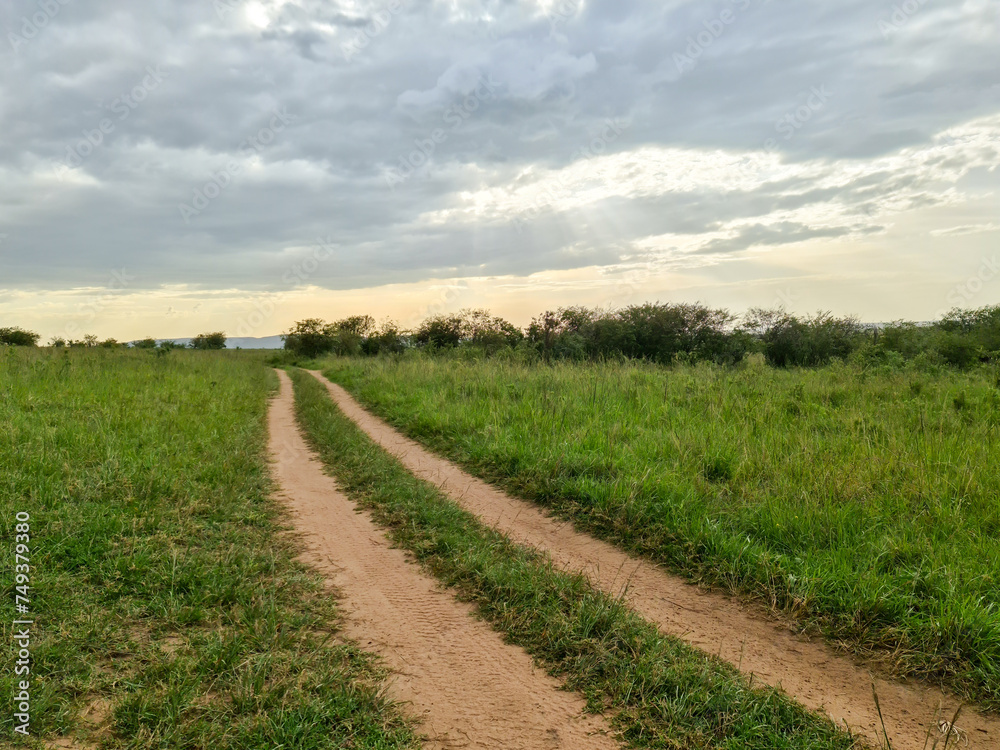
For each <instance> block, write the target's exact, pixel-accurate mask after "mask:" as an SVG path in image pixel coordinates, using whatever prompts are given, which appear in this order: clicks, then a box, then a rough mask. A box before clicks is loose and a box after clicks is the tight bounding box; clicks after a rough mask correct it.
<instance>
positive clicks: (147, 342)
mask: <svg viewBox="0 0 1000 750" xmlns="http://www.w3.org/2000/svg"><path fill="white" fill-rule="evenodd" d="M132 348H133V349H155V348H156V339H139V340H138V341H133V342H132Z"/></svg>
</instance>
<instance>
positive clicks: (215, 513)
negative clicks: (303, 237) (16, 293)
mask: <svg viewBox="0 0 1000 750" xmlns="http://www.w3.org/2000/svg"><path fill="white" fill-rule="evenodd" d="M276 385H277V381H276V378H275V377H274V374H273V372H272V371H271V370H270V369H269V368H268V367H266V366H265V364H264V361H263V357H262V356H261V355H260V354H259V353H249V352H225V353H209V354H207V355H205V354H199V353H196V352H190V351H176V352H170V353H169V355H167V356H159V355H158V354H157V353H156V352H148V351H128V350H123V349H120V348H119V349H113V350H108V349H105V348H101V347H92V348H81V349H72V350H71V349H62V350H53V349H48V350H42V349H34V348H19V347H0V466H2V467H3V471H2V473H0V539H2V540H3V547H4V554H5V555H10V557H11V559H12V558H13V549H14V541H15V539H14V533H15V517H16V514H17V513H28V514H30V527H31V544H30V548H31V552H30V555H31V575H30V586H31V588H30V590H29V594H28V596H29V599H30V616H31V617H32V618H33V619H34V621H35V625H34V626H33V631H32V632H33V637H34V640H33V641H32V644H31V652H32V658H33V664H32V686H31V698H32V704H31V717H32V721H31V734H32V737H31V739H30V740H28V741H27V742H26V743H25V745H24V746H28V747H38V748H42V747H54V746H55V744H53V743H54V742H55V741H56V740H61V742H62V743H63V744H60V745H59V746H67V747H68V746H69V744H68V743H70V741H71V740H72V741H73V746H74V747H101V748H108V749H112V748H181V747H184V748H212V750H222V749H224V748H232V750H238V749H239V750H242V749H243V748H251V747H253V748H257V747H261V748H263V747H295V748H304V749H309V748H334V747H336V748H350V747H366V748H404V747H405V748H409V747H417V746H418V744H417V742H416V739H415V735H414V733H413V731H412V730H411V728H410V726H409V725H408V723H407V722H406V721H404V719H403V718H401V713H400V712H398V711H397V710H396V708H395V707H394V706H393V705H391V704H389V703H387V701H386V699H385V697H384V678H385V674H384V673H383V671H382V669H381V667H380V666H379V664H378V662H376V661H375V660H374V659H373V658H372V657H371V656H369V655H366V654H365V653H364V652H362V651H361V650H359V649H358V648H357V647H356V646H354V645H353V644H351V643H350V642H347V641H345V640H344V639H343V638H341V637H339V636H338V632H337V631H338V623H339V619H338V618H339V613H338V610H337V605H336V601H335V598H334V597H333V596H332V595H331V593H330V592H329V591H328V590H327V589H326V588H325V587H324V584H323V582H322V580H321V578H320V576H319V575H318V574H316V573H314V572H311V571H310V570H309V569H306V568H305V567H303V566H302V565H301V564H299V563H298V562H296V560H295V558H296V555H297V553H298V547H297V543H296V542H295V540H294V539H293V538H292V537H291V536H289V535H286V534H285V533H283V530H284V529H285V528H286V527H287V526H288V523H287V522H286V520H285V518H284V517H283V515H282V512H281V510H280V508H279V506H278V504H277V502H276V501H275V500H274V499H273V497H272V495H271V492H272V486H271V481H270V479H269V474H268V469H267V460H266V424H265V415H266V406H267V399H268V396H269V394H270V393H271V392H272V390H273V388H275V387H276ZM8 570H10V568H8ZM15 619H17V616H16V615H15V613H14V580H13V575H5V576H4V577H3V592H2V596H0V621H2V622H3V623H4V624H3V628H4V633H5V638H4V640H5V641H6V642H8V643H10V642H11V640H10V632H9V628H10V627H11V625H10V623H11V622H12V621H13V620H15ZM7 653H8V654H9V653H10V652H9V650H8V651H7ZM8 664H10V662H8ZM15 679H16V678H15V675H14V670H13V669H12V668H5V669H3V670H0V693H2V694H3V695H5V696H8V698H9V697H10V696H12V695H14V694H15V693H16V691H15V690H14V680H15ZM18 679H20V678H18ZM12 722H13V712H12V710H11V709H10V708H8V710H5V711H3V712H0V737H2V738H3V740H0V744H5V743H6V742H7V741H8V740H11V739H14V738H15V735H14V734H13V733H12V730H13V726H12ZM18 737H19V736H18ZM5 746H6V745H5Z"/></svg>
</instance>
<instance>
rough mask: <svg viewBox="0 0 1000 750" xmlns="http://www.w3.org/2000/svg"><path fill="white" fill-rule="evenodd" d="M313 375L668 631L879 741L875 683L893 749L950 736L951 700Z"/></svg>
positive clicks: (378, 428)
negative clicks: (488, 477) (506, 482)
mask: <svg viewBox="0 0 1000 750" xmlns="http://www.w3.org/2000/svg"><path fill="white" fill-rule="evenodd" d="M312 374H313V376H314V377H316V378H318V379H319V380H320V382H322V383H323V384H324V385H326V387H327V388H328V390H329V391H330V394H331V396H332V397H333V399H334V400H335V401H336V403H337V405H338V406H339V407H340V408H341V409H342V410H343V411H344V413H345V414H347V416H349V417H350V418H351V419H352V420H354V421H355V422H356V423H357V424H358V425H359V426H360V427H361V428H362V429H363V430H364V431H365V432H366V433H367V434H368V435H369V436H370V437H371V438H372V439H373V440H375V441H376V442H377V443H378V444H379V445H381V446H382V447H383V448H384V449H386V450H387V451H389V452H390V453H392V454H393V455H394V456H396V457H397V458H398V459H399V460H400V461H401V462H402V463H403V465H404V466H406V468H407V469H409V470H410V471H411V472H413V473H414V474H415V475H416V476H418V477H420V478H421V479H424V480H426V481H428V482H432V483H434V484H435V485H437V486H438V487H439V488H440V489H441V490H442V491H443V492H445V493H446V494H448V495H449V496H450V497H451V498H453V499H454V500H455V501H456V502H458V503H459V504H460V505H462V507H464V508H465V509H466V510H468V511H469V512H471V513H473V514H474V515H476V516H477V517H478V518H479V519H480V520H482V521H483V522H484V523H487V524H489V525H490V526H492V527H494V528H496V529H498V530H499V531H501V532H503V533H504V534H506V535H507V536H508V537H510V538H511V539H513V540H514V541H516V542H519V543H522V544H526V545H530V546H532V547H534V548H536V549H539V550H544V551H546V552H547V553H548V554H549V555H550V556H551V557H552V559H553V560H554V562H555V563H556V565H558V566H561V567H563V568H564V569H566V570H573V571H583V572H585V573H586V574H587V575H588V576H589V577H590V578H591V580H592V581H593V583H594V584H595V585H596V586H598V587H599V588H601V589H602V590H604V591H606V592H608V593H610V594H612V595H613V596H618V595H620V594H622V593H623V592H624V595H625V599H626V601H627V602H628V603H629V605H630V606H631V607H632V608H633V609H635V610H636V611H637V612H639V613H640V614H641V615H643V616H644V617H646V618H647V619H649V620H651V621H652V622H655V623H656V624H657V625H658V626H659V627H660V629H661V630H662V631H663V632H664V633H667V634H670V635H674V636H677V637H680V638H682V639H684V640H685V641H687V642H688V643H690V644H692V645H694V646H697V647H698V648H699V649H701V650H703V651H706V652H708V653H712V654H717V655H719V656H721V658H723V659H725V660H726V661H728V662H730V663H731V664H733V665H734V666H737V667H738V668H739V669H740V670H741V671H743V672H745V673H748V674H749V673H752V674H753V675H754V678H755V679H759V680H761V681H763V682H766V683H768V684H770V685H776V686H780V687H781V688H782V689H783V690H784V691H785V692H786V693H787V694H788V695H790V696H792V697H794V698H795V699H796V700H797V701H799V702H800V703H801V704H803V705H804V706H806V707H807V708H809V709H811V710H815V711H825V712H826V713H827V714H828V715H829V716H830V717H831V718H832V719H833V720H834V721H835V722H836V723H838V724H839V725H841V726H844V724H845V723H846V724H847V725H848V726H849V727H850V728H851V731H852V732H855V733H856V734H861V735H864V736H865V737H867V738H868V739H869V740H870V741H871V742H873V743H875V744H877V743H878V742H879V740H880V738H881V724H880V722H879V718H878V714H877V713H876V710H875V704H874V700H873V699H872V683H873V682H874V684H875V688H876V690H877V691H878V695H879V701H880V703H881V706H882V713H883V716H884V718H885V726H886V730H887V732H888V735H889V739H890V741H891V742H892V747H893V748H894V750H922V749H923V748H924V747H925V740H926V739H927V732H928V729H929V728H930V731H931V732H932V734H931V739H932V740H933V739H934V738H935V737H942V736H943V735H939V734H937V731H938V730H937V728H936V721H937V718H938V715H939V713H940V714H943V715H944V716H945V718H947V719H950V718H951V716H952V714H953V713H954V711H955V709H956V708H957V706H958V701H957V700H956V699H955V698H954V697H953V696H949V695H946V694H945V693H942V692H941V691H939V690H934V689H930V688H927V687H924V686H921V685H917V684H913V683H900V682H895V681H888V680H884V679H880V678H873V677H872V676H871V674H870V673H869V672H868V671H867V670H865V669H864V668H862V667H859V666H857V665H856V664H855V663H854V662H853V661H852V660H851V659H850V658H849V657H847V656H845V655H843V654H841V653H838V652H836V651H835V650H834V649H833V648H831V647H830V646H828V645H826V644H825V643H823V642H821V641H818V640H811V639H807V638H805V637H802V636H797V635H795V634H793V633H791V632H789V630H788V629H787V628H786V627H784V626H782V625H780V624H779V623H776V622H775V621H774V620H772V619H770V618H768V617H767V616H766V614H764V613H762V612H758V611H755V610H754V609H753V608H749V607H746V606H744V605H742V604H741V603H739V602H737V601H735V600H733V599H731V598H729V597H727V596H724V595H721V594H706V593H703V592H700V591H699V590H698V589H697V588H695V587H694V586H691V585H689V584H687V583H685V582H684V581H683V580H681V579H680V578H678V577H676V576H672V575H670V574H668V573H666V572H665V571H663V570H662V569H660V568H659V567H657V566H655V565H653V564H651V563H648V562H645V561H641V560H639V559H637V558H634V557H631V556H629V555H627V554H625V553H623V552H622V551H620V550H618V549H617V548H615V547H613V546H612V545H610V544H607V543H605V542H602V541H600V540H596V539H594V538H592V537H590V536H588V535H586V534H583V533H580V532H578V531H576V530H575V529H573V527H572V526H571V525H569V524H567V523H564V522H562V521H559V520H557V519H553V518H551V517H549V516H547V515H546V514H545V513H544V512H543V511H542V510H541V509H540V508H539V507H538V506H535V505H533V504H531V503H528V502H526V501H523V500H518V499H515V498H512V497H510V496H509V495H506V494H504V493H502V492H500V491H499V490H497V489H495V488H493V487H491V486H490V485H488V484H486V483H485V482H482V481H480V480H478V479H475V478H474V477H471V476H470V475H468V474H466V473H465V472H463V471H462V470H461V469H459V468H457V467H456V466H454V465H453V464H451V463H449V462H447V461H445V460H443V459H441V458H438V457H437V456H435V455H433V454H431V453H429V452H428V451H427V450H425V449H424V448H423V447H421V446H420V445H418V444H417V443H415V442H414V441H412V440H409V439H408V438H405V437H403V436H402V435H400V434H399V433H398V432H396V431H395V430H394V429H393V428H391V427H390V426H389V425H387V424H386V423H385V422H383V421H382V420H380V419H378V418H376V417H374V416H372V415H371V414H369V413H368V412H367V411H365V410H364V409H363V408H362V407H361V406H360V405H359V404H358V403H357V402H356V401H355V400H354V399H353V398H352V397H351V396H350V394H348V393H347V391H345V390H344V389H343V388H341V387H340V386H338V385H336V384H334V383H330V382H329V381H327V380H326V379H325V378H323V377H322V376H321V375H320V373H318V372H313V373H312ZM957 725H958V728H959V729H960V730H962V732H963V735H964V737H965V738H966V739H967V741H968V745H967V747H969V748H980V749H982V750H995V748H998V747H1000V719H997V718H996V717H992V716H984V715H982V714H977V713H976V712H974V711H972V710H971V709H968V708H966V709H963V711H962V716H961V718H960V719H959V721H958V722H957ZM959 744H960V745H961V746H966V745H965V743H964V742H962V743H955V741H954V739H952V743H951V745H950V746H951V747H955V746H957V745H959ZM927 746H928V747H929V746H930V743H928V744H927Z"/></svg>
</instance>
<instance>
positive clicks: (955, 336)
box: [284, 304, 1000, 368]
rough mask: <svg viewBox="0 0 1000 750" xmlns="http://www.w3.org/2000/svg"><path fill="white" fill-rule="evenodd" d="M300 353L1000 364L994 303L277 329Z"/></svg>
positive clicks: (663, 311)
mask: <svg viewBox="0 0 1000 750" xmlns="http://www.w3.org/2000/svg"><path fill="white" fill-rule="evenodd" d="M284 339H285V348H286V349H287V350H288V351H290V352H291V353H293V354H294V355H296V356H299V357H305V358H314V357H318V356H320V355H323V354H335V355H338V356H356V355H378V354H398V353H400V352H403V351H407V350H412V349H420V350H423V351H427V352H437V353H448V352H455V351H463V352H467V353H468V354H470V355H471V356H477V355H486V356H491V355H497V354H502V355H505V356H508V357H515V358H516V359H518V360H519V361H522V362H537V361H543V360H544V361H546V362H549V361H553V360H571V361H577V362H580V361H587V360H589V361H606V360H622V359H640V360H646V361H649V362H656V363H658V364H685V363H686V364H692V363H695V362H712V363H715V364H728V365H733V364H738V363H740V362H742V361H743V360H744V359H746V358H747V357H748V356H751V355H754V354H757V355H760V356H762V357H763V358H764V360H765V361H766V362H768V363H769V364H770V365H772V366H775V367H812V366H819V365H825V364H829V363H831V362H833V361H836V360H850V361H853V362H857V363H859V364H862V365H865V366H886V365H889V366H892V365H896V366H899V365H902V364H905V363H906V362H911V361H912V362H916V363H918V364H921V365H926V366H933V365H950V366H954V367H958V368H968V367H972V366H975V365H977V364H981V363H984V362H998V361H1000V305H997V306H993V307H984V308H980V309H978V310H954V311H952V312H951V313H949V314H948V315H946V316H945V317H944V318H942V319H941V320H939V321H937V322H935V323H927V324H918V323H911V322H905V321H897V322H895V323H891V324H887V325H867V324H862V323H861V322H860V321H859V320H858V319H857V318H853V317H840V318H838V317H835V316H833V315H830V314H829V313H818V314H816V315H814V316H812V317H805V318H802V317H799V316H796V315H792V314H791V313H788V312H785V311H784V310H763V309H753V310H750V311H749V312H748V313H746V314H745V315H744V316H743V317H742V318H738V317H737V316H735V315H733V314H732V313H730V312H729V311H728V310H720V309H711V308H708V307H705V306H704V305H698V304H644V305H632V306H630V307H626V308H622V309H620V310H610V311H606V310H592V309H588V308H585V307H567V308H561V309H559V310H555V311H548V312H545V313H543V314H542V315H539V316H538V317H536V318H535V319H534V320H532V322H531V324H530V325H529V326H528V327H527V328H526V329H524V330H523V331H522V330H521V329H519V328H517V327H516V326H514V325H513V324H511V323H509V322H507V321H506V320H504V319H503V318H499V317H496V316H494V315H491V314H490V313H489V312H488V311H486V310H463V311H461V312H460V313H453V314H447V315H436V316H433V317H430V318H428V319H427V320H425V321H424V322H423V323H421V324H420V326H419V327H418V328H417V329H416V330H414V331H403V330H401V329H400V328H399V327H398V326H397V325H396V324H395V323H392V322H391V321H388V322H385V323H383V324H382V325H381V327H376V326H375V321H374V319H373V318H371V317H370V316H354V317H351V318H345V319H344V320H341V321H338V322H336V323H325V322H324V321H322V320H319V319H318V318H310V319H308V320H304V321H300V322H299V323H297V324H296V325H295V327H293V328H292V330H290V331H289V332H288V333H286V334H285V335H284Z"/></svg>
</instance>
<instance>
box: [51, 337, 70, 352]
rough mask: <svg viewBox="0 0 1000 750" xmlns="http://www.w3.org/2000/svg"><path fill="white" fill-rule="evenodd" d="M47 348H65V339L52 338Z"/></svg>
mask: <svg viewBox="0 0 1000 750" xmlns="http://www.w3.org/2000/svg"><path fill="white" fill-rule="evenodd" d="M49 346H51V347H52V348H53V349H62V348H63V347H64V346H66V339H64V338H63V337H62V336H53V337H52V338H51V339H50V340H49Z"/></svg>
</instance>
